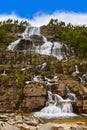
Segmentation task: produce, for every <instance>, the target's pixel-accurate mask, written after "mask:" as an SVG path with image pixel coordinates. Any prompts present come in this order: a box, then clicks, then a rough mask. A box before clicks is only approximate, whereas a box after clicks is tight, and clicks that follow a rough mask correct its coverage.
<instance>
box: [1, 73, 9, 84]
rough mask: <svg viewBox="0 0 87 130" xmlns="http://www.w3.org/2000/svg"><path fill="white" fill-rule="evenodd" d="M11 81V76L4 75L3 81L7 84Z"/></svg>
mask: <svg viewBox="0 0 87 130" xmlns="http://www.w3.org/2000/svg"><path fill="white" fill-rule="evenodd" d="M8 80H9V76H8V75H7V74H5V75H2V81H3V82H7V81H8Z"/></svg>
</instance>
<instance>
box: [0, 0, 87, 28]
mask: <svg viewBox="0 0 87 130" xmlns="http://www.w3.org/2000/svg"><path fill="white" fill-rule="evenodd" d="M8 18H13V19H17V18H18V19H20V20H22V19H24V20H25V19H26V20H28V21H29V22H30V23H31V24H32V25H34V26H35V25H36V26H41V25H43V24H47V23H48V22H49V20H50V19H51V18H57V19H59V20H60V21H64V22H66V23H69V22H71V23H72V24H86V25H87V0H0V21H1V20H5V19H8Z"/></svg>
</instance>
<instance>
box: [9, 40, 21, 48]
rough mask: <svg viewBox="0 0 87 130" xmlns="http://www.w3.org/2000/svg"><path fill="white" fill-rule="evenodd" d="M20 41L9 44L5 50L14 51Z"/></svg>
mask: <svg viewBox="0 0 87 130" xmlns="http://www.w3.org/2000/svg"><path fill="white" fill-rule="evenodd" d="M20 41H21V38H20V39H18V40H16V41H15V42H12V43H10V45H9V46H8V47H7V50H15V49H16V46H17V44H19V42H20Z"/></svg>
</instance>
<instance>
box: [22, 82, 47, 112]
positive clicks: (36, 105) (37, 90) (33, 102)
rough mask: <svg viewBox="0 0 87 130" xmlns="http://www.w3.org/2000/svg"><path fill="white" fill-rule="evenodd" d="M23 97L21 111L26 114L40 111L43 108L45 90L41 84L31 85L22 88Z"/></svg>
mask: <svg viewBox="0 0 87 130" xmlns="http://www.w3.org/2000/svg"><path fill="white" fill-rule="evenodd" d="M24 96H25V98H24V100H23V102H22V104H21V105H22V106H21V109H23V110H24V111H26V112H30V111H35V110H40V109H41V108H42V107H44V106H45V103H46V96H47V90H46V88H45V86H44V85H43V84H39V83H32V84H29V85H26V86H25V87H24Z"/></svg>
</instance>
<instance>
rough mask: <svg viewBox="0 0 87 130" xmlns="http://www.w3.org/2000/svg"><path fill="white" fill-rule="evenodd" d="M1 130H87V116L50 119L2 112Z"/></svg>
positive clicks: (0, 117) (0, 116)
mask: <svg viewBox="0 0 87 130" xmlns="http://www.w3.org/2000/svg"><path fill="white" fill-rule="evenodd" d="M85 116H86V115H85ZM0 130H87V117H85V118H83V117H80V116H79V117H77V118H72V119H70V118H66V119H53V120H52V119H51V120H50V119H49V120H48V119H41V118H39V117H37V116H35V115H33V114H28V113H27V114H24V113H20V114H17V113H9V114H8V113H6V114H0Z"/></svg>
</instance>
